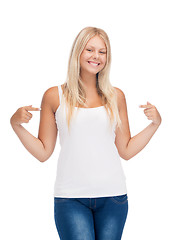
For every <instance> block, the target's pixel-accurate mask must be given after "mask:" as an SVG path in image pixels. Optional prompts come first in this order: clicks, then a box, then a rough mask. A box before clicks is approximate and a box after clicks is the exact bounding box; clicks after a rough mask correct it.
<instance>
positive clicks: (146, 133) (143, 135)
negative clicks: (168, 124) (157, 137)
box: [126, 123, 159, 160]
mask: <svg viewBox="0 0 178 240" xmlns="http://www.w3.org/2000/svg"><path fill="white" fill-rule="evenodd" d="M158 127H159V125H156V124H153V123H150V124H149V125H148V126H147V127H146V128H145V129H143V130H142V131H141V132H140V133H138V134H137V135H135V136H134V137H132V138H131V139H130V141H129V143H128V145H127V148H126V153H127V160H129V159H131V158H132V157H134V156H135V155H136V154H137V153H139V152H140V151H141V150H142V149H143V148H144V147H145V146H146V145H147V144H148V142H149V141H150V139H151V138H152V136H153V135H154V133H155V132H156V130H157V129H158Z"/></svg>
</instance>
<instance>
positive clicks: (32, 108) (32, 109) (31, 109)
mask: <svg viewBox="0 0 178 240" xmlns="http://www.w3.org/2000/svg"><path fill="white" fill-rule="evenodd" d="M25 110H27V111H40V110H41V108H35V107H30V106H26V107H25Z"/></svg>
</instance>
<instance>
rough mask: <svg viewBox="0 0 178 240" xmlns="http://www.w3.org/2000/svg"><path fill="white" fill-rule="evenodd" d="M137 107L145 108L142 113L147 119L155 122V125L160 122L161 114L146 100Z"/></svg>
mask: <svg viewBox="0 0 178 240" xmlns="http://www.w3.org/2000/svg"><path fill="white" fill-rule="evenodd" d="M139 107H140V108H146V109H144V113H145V115H146V116H147V118H148V119H149V120H152V121H153V124H155V125H160V124H161V121H162V119H161V116H160V114H159V112H158V110H157V108H156V107H155V106H154V105H152V104H151V103H149V102H147V105H139Z"/></svg>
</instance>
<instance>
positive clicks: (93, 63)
mask: <svg viewBox="0 0 178 240" xmlns="http://www.w3.org/2000/svg"><path fill="white" fill-rule="evenodd" d="M88 63H89V64H92V65H96V66H98V65H100V63H97V62H93V61H88Z"/></svg>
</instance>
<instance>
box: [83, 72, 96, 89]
mask: <svg viewBox="0 0 178 240" xmlns="http://www.w3.org/2000/svg"><path fill="white" fill-rule="evenodd" d="M80 76H81V80H82V82H83V84H84V86H85V89H86V90H96V81H97V77H96V74H92V73H85V74H84V73H82V72H81V73H80Z"/></svg>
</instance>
